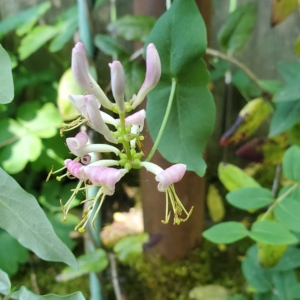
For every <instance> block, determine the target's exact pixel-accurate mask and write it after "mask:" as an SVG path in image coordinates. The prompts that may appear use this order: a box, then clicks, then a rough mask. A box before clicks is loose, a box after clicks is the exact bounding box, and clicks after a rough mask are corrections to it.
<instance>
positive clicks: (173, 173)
mask: <svg viewBox="0 0 300 300" xmlns="http://www.w3.org/2000/svg"><path fill="white" fill-rule="evenodd" d="M185 171H186V165H184V164H176V165H173V166H171V167H169V168H167V169H166V170H164V171H163V172H161V173H159V174H158V175H156V177H155V180H156V181H158V182H159V184H158V186H157V189H158V190H159V191H160V192H164V191H165V190H166V188H167V187H168V186H169V185H170V184H173V183H175V182H178V181H180V180H181V179H182V177H183V175H184V174H185Z"/></svg>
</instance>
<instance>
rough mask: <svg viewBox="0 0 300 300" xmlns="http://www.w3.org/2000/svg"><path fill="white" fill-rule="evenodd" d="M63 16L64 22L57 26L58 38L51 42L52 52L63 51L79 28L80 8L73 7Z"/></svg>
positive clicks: (50, 49) (50, 48)
mask: <svg viewBox="0 0 300 300" xmlns="http://www.w3.org/2000/svg"><path fill="white" fill-rule="evenodd" d="M62 15H63V21H61V22H59V23H58V24H57V25H56V28H57V31H58V33H57V36H56V37H55V38H54V39H53V40H52V41H51V43H50V46H49V51H50V52H57V51H59V50H61V49H62V48H63V47H64V45H65V44H66V43H67V42H68V41H69V40H70V39H71V37H72V36H73V34H74V32H75V31H76V29H77V28H78V7H77V6H73V7H71V8H70V9H68V11H66V12H65V13H64V14H62Z"/></svg>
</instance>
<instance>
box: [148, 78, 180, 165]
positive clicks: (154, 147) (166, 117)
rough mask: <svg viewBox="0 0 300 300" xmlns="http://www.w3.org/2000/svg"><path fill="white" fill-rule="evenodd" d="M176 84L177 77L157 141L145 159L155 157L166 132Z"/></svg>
mask: <svg viewBox="0 0 300 300" xmlns="http://www.w3.org/2000/svg"><path fill="white" fill-rule="evenodd" d="M176 84H177V81H176V79H175V78H172V87H171V92H170V97H169V102H168V106H167V109H166V113H165V116H164V119H163V121H162V123H161V126H160V129H159V132H158V135H157V137H156V140H155V143H154V145H153V147H152V149H151V151H150V153H149V155H148V157H147V158H146V159H145V161H150V160H151V158H152V157H153V155H154V153H155V151H156V149H157V147H158V144H159V142H160V139H161V137H162V135H163V133H164V130H165V127H166V124H167V121H168V118H169V115H170V111H171V107H172V103H173V99H174V95H175V89H176Z"/></svg>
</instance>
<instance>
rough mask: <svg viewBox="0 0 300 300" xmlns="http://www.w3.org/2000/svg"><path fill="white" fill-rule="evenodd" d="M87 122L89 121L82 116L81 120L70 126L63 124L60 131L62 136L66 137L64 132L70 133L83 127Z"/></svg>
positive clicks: (78, 119) (73, 122)
mask: <svg viewBox="0 0 300 300" xmlns="http://www.w3.org/2000/svg"><path fill="white" fill-rule="evenodd" d="M86 121H87V119H85V118H83V119H82V117H81V116H80V117H79V118H77V119H76V120H74V121H72V122H71V123H69V124H63V126H62V128H61V129H60V136H63V135H64V131H70V130H73V129H75V128H77V127H79V126H80V125H82V124H83V123H85V122H86Z"/></svg>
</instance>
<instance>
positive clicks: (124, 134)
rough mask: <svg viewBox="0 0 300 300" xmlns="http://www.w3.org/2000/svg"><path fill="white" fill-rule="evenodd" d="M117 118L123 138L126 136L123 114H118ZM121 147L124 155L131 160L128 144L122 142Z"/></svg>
mask: <svg viewBox="0 0 300 300" xmlns="http://www.w3.org/2000/svg"><path fill="white" fill-rule="evenodd" d="M119 116H120V121H121V122H120V123H121V129H122V135H123V136H124V137H125V136H126V134H127V133H126V125H125V113H123V112H121V113H119ZM123 146H124V149H125V151H126V154H127V157H128V159H129V160H131V159H132V158H131V151H130V147H129V142H127V141H124V142H123Z"/></svg>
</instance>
